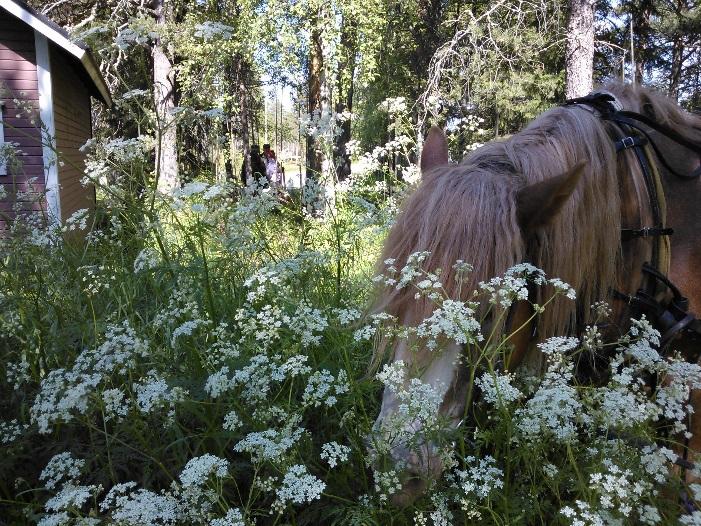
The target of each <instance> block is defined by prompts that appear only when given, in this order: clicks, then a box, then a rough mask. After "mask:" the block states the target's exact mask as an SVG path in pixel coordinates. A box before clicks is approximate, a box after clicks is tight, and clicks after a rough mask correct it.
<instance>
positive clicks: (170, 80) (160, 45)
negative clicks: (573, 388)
mask: <svg viewBox="0 0 701 526" xmlns="http://www.w3.org/2000/svg"><path fill="white" fill-rule="evenodd" d="M153 12H154V17H155V19H156V24H157V26H159V27H164V26H165V25H166V24H167V22H168V21H169V19H170V18H171V16H172V4H171V2H169V1H168V0H154V2H153ZM152 57H153V99H154V102H155V106H156V115H157V119H158V130H156V131H157V137H156V178H157V180H158V189H159V190H161V191H163V192H168V191H171V190H172V189H174V188H176V187H177V186H178V143H177V140H178V138H177V124H176V121H175V115H174V109H175V69H174V68H173V62H172V60H171V58H170V56H169V53H168V50H167V49H166V46H165V44H164V42H163V40H161V39H160V38H159V39H157V40H156V41H155V42H154V44H153V48H152Z"/></svg>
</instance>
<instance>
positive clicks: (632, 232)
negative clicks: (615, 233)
mask: <svg viewBox="0 0 701 526" xmlns="http://www.w3.org/2000/svg"><path fill="white" fill-rule="evenodd" d="M672 234H674V229H673V228H659V227H654V226H653V227H650V226H646V227H643V228H622V229H621V241H630V240H631V239H636V238H638V237H657V236H671V235H672Z"/></svg>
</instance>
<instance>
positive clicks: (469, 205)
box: [374, 84, 698, 339]
mask: <svg viewBox="0 0 701 526" xmlns="http://www.w3.org/2000/svg"><path fill="white" fill-rule="evenodd" d="M606 89H607V90H608V91H610V92H611V93H613V94H614V95H615V96H616V97H617V98H618V99H619V100H620V101H621V102H622V103H623V105H624V107H625V109H628V110H632V111H636V112H641V113H642V112H643V111H648V112H649V111H652V112H654V115H655V119H656V120H658V121H659V122H662V123H665V124H667V125H670V126H673V127H675V129H681V128H682V126H684V127H686V126H688V125H689V119H690V118H692V117H690V116H689V115H688V114H686V113H684V112H682V111H680V109H679V108H678V107H677V106H676V104H675V103H674V102H672V101H670V100H668V99H666V98H665V97H663V96H661V95H657V94H654V93H652V92H650V91H648V90H646V89H643V88H639V87H632V86H623V85H618V84H614V85H610V86H607V88H606ZM614 130H616V131H614ZM617 133H618V131H617V128H615V127H613V126H612V125H610V124H608V123H606V122H605V121H603V120H602V119H601V118H600V117H599V116H598V115H597V114H596V112H595V111H593V110H591V108H588V107H585V106H576V107H575V106H565V107H555V108H552V109H551V110H549V111H547V112H545V113H543V114H542V115H541V116H540V117H538V118H537V119H536V120H534V121H533V122H532V123H531V124H530V125H528V126H527V127H526V128H525V129H524V130H523V131H521V132H519V133H517V134H515V135H513V136H512V137H510V138H508V139H506V140H503V141H495V142H492V143H489V144H487V145H485V146H483V147H481V148H479V149H478V150H476V151H475V152H473V153H471V154H470V155H468V156H467V157H466V158H465V159H464V160H463V161H462V162H461V163H459V164H453V165H445V166H440V167H437V168H435V169H433V170H430V171H428V172H427V173H424V174H423V180H422V181H421V183H420V185H419V187H418V188H417V189H416V191H415V192H414V193H413V194H412V195H411V196H409V197H408V198H407V199H406V201H405V202H404V204H403V206H402V209H401V211H400V214H399V216H398V218H397V221H396V224H395V225H394V227H393V228H392V230H391V232H390V233H389V236H388V238H387V240H386V243H385V247H384V250H383V253H382V257H381V259H380V262H379V263H378V272H383V271H384V270H385V266H384V264H383V261H384V260H385V259H387V258H395V260H396V263H395V266H396V267H398V268H401V266H402V265H403V264H404V263H405V262H406V260H407V257H408V256H409V255H410V254H412V253H414V252H418V251H430V253H431V255H430V257H429V258H428V260H427V261H426V262H425V263H424V268H425V269H427V270H429V271H435V270H436V269H439V268H440V269H442V271H443V273H442V275H441V281H442V282H443V284H444V286H445V290H446V292H447V293H448V294H449V295H450V296H451V297H453V298H455V297H457V296H458V286H457V283H456V280H455V276H454V271H453V270H452V266H453V264H454V263H455V261H456V260H464V261H466V262H468V263H471V264H472V265H473V267H474V270H473V272H472V273H471V275H470V276H469V278H468V279H467V282H463V284H462V287H461V289H460V290H461V293H460V296H461V299H462V300H467V299H469V298H470V295H471V293H472V291H473V290H474V288H475V286H476V285H477V283H478V282H480V281H483V280H486V279H489V278H491V277H493V276H497V275H500V274H502V273H503V272H504V271H505V270H506V269H508V268H509V267H511V266H513V265H515V264H517V263H520V262H523V261H526V258H527V257H528V258H530V261H529V262H530V263H532V264H534V265H536V266H538V267H540V268H542V269H543V270H544V271H545V272H546V273H547V275H548V276H550V277H558V278H561V279H562V280H564V281H566V282H567V283H569V284H570V285H572V286H573V287H574V289H575V290H576V292H577V298H578V299H577V301H576V302H572V301H569V300H567V299H565V298H558V299H557V300H556V302H555V303H554V304H551V306H550V307H549V308H548V309H547V310H546V311H545V313H543V315H542V316H541V318H540V320H539V323H538V334H539V338H540V339H542V338H547V337H549V336H553V335H567V334H574V333H575V332H576V329H577V327H579V326H581V324H583V323H587V322H590V321H591V320H592V313H591V312H590V310H591V309H590V307H591V305H592V304H593V303H595V302H597V301H599V300H605V299H607V298H608V297H609V294H610V291H611V289H613V288H618V287H619V286H620V281H621V279H622V278H620V276H621V275H622V274H624V273H625V271H626V270H628V271H631V270H632V269H638V268H640V265H641V264H642V262H643V261H642V257H643V255H641V254H642V252H644V251H637V252H634V253H635V254H636V255H635V257H633V258H632V260H631V258H630V257H628V255H627V256H626V258H625V261H624V260H623V258H622V251H621V228H622V224H626V223H630V222H631V221H633V222H640V221H641V217H643V218H644V217H645V216H646V214H647V212H646V209H647V194H646V190H645V188H644V184H643V182H642V177H641V176H640V171H639V168H638V165H637V162H634V157H633V155H634V154H633V153H632V152H630V151H628V152H625V153H622V154H617V153H616V151H615V149H614V139H613V137H615V136H616V134H617ZM696 140H698V138H696ZM580 162H584V165H585V168H584V173H583V175H582V177H581V179H580V181H579V184H578V186H577V188H576V189H575V191H574V194H573V195H572V196H571V197H570V199H569V200H568V201H567V203H566V204H565V205H564V208H563V209H562V210H561V212H560V213H559V214H558V215H557V216H556V217H554V218H553V220H552V221H551V222H550V224H549V225H548V226H547V227H545V228H542V229H540V230H539V231H538V232H537V234H536V236H535V239H532V240H531V239H529V240H528V242H529V246H528V247H526V246H525V244H524V243H525V242H526V241H524V238H523V235H522V232H521V229H520V226H519V223H518V221H517V206H516V198H517V193H518V192H519V190H521V189H523V188H525V187H527V186H529V185H531V184H534V183H537V182H540V181H543V180H546V179H548V178H551V177H555V176H558V175H560V174H562V173H564V172H566V171H567V170H569V169H571V168H572V167H574V166H575V165H576V164H577V163H580ZM623 188H628V189H629V190H630V191H631V192H632V193H633V194H634V195H633V197H629V196H625V195H624V196H623V199H633V200H634V204H633V206H632V208H633V209H634V210H633V212H631V214H630V215H633V216H637V217H635V218H631V217H625V216H626V212H625V209H626V207H625V206H622V204H623V205H625V203H622V191H623V190H622V189H623ZM631 189H632V190H631ZM629 208H630V207H629ZM637 228H639V227H637ZM622 271H623V272H622ZM628 273H630V272H628ZM414 293H415V291H413V290H408V289H402V290H396V289H394V288H392V287H386V288H383V289H382V290H380V291H379V294H378V297H377V300H376V302H375V304H374V310H375V311H386V312H388V313H390V314H392V315H394V316H397V318H398V319H399V321H400V323H402V324H405V325H412V324H415V323H417V322H418V321H420V320H421V319H423V318H424V317H426V316H427V315H429V314H430V311H431V310H432V308H433V306H432V305H431V304H430V303H428V302H426V301H423V300H419V301H417V300H416V299H414ZM551 294H552V290H547V288H546V289H545V290H541V291H540V292H539V295H540V297H539V298H538V302H541V301H542V300H543V299H544V298H548V297H550V295H551Z"/></svg>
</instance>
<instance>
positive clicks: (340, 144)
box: [334, 20, 358, 181]
mask: <svg viewBox="0 0 701 526" xmlns="http://www.w3.org/2000/svg"><path fill="white" fill-rule="evenodd" d="M357 30H358V25H357V23H356V22H355V20H351V21H346V20H344V21H343V29H342V30H341V53H342V59H341V61H340V63H339V65H338V77H337V80H336V92H337V93H338V102H337V104H336V112H337V113H343V112H344V111H348V112H352V111H353V88H354V85H353V78H354V77H355V67H356V48H357V41H358V33H357ZM350 140H351V121H350V119H347V120H345V121H343V122H342V123H341V132H340V133H339V135H338V137H337V138H336V144H335V147H334V151H335V154H336V177H337V179H338V180H339V181H343V180H345V179H347V178H348V177H349V176H350V174H351V158H350V154H349V153H348V150H347V148H346V147H347V145H348V142H349V141H350Z"/></svg>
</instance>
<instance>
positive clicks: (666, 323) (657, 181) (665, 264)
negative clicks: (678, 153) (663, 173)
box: [565, 91, 701, 362]
mask: <svg viewBox="0 0 701 526" xmlns="http://www.w3.org/2000/svg"><path fill="white" fill-rule="evenodd" d="M565 105H566V106H574V107H577V106H581V105H585V106H589V107H591V108H593V109H594V110H595V111H596V112H597V113H598V115H599V116H600V118H601V119H602V120H604V121H608V122H611V123H612V124H615V125H616V126H617V127H618V130H619V131H620V133H621V135H622V138H620V139H618V140H616V141H615V148H616V152H622V151H625V150H628V149H631V150H632V151H633V152H634V154H635V158H636V160H637V161H638V165H639V167H640V171H641V172H642V175H643V180H644V183H645V187H646V189H647V194H648V196H649V207H650V213H651V216H652V225H650V226H646V227H642V228H639V229H623V230H622V231H621V242H622V243H626V242H628V241H630V240H633V239H637V238H654V240H655V241H656V242H654V243H653V244H652V258H651V260H650V261H649V262H646V263H644V264H643V266H642V269H641V272H642V274H643V276H644V278H645V279H644V280H643V282H644V285H643V287H641V288H640V289H638V290H637V291H636V292H635V293H634V294H626V293H623V292H620V291H617V290H613V291H612V297H613V298H614V299H615V300H619V301H624V302H627V303H628V306H629V307H630V310H631V314H632V315H633V316H640V315H642V314H644V315H645V316H646V318H647V319H648V320H649V321H650V322H651V323H652V324H653V326H654V327H655V328H656V329H657V330H658V331H659V332H660V334H661V338H660V350H661V351H662V352H664V351H666V350H667V349H668V347H669V344H670V343H671V342H672V341H673V340H675V339H677V338H679V337H684V338H691V339H693V340H694V341H696V340H698V341H699V342H700V343H701V321H700V320H698V319H697V318H696V316H695V315H694V314H693V313H691V312H689V301H688V299H687V298H685V297H684V296H683V295H682V293H681V291H680V290H679V288H678V287H676V286H675V285H674V284H673V283H672V282H671V281H670V280H669V278H668V277H667V275H666V274H667V272H668V269H669V264H670V259H671V253H670V250H669V239H668V238H669V236H671V235H672V234H673V233H674V229H673V228H669V227H668V226H667V225H666V224H665V218H664V213H663V210H664V208H665V203H666V201H665V195H664V189H663V187H662V181H661V177H660V173H659V170H658V169H657V166H656V164H655V158H656V159H657V160H658V161H659V162H660V163H661V164H662V166H664V167H665V169H666V170H667V171H668V172H669V173H671V174H672V175H674V176H676V177H678V178H680V179H687V180H688V179H696V178H698V177H699V176H701V166H699V167H698V168H696V169H695V170H694V171H693V172H692V173H690V174H682V173H679V172H677V171H676V170H675V169H673V168H672V167H671V166H670V165H669V163H668V162H667V160H666V158H665V156H664V154H663V152H662V151H661V150H660V148H659V147H658V145H657V144H656V143H655V141H654V140H653V138H652V137H651V136H650V132H649V131H648V129H652V130H655V131H656V132H658V133H660V134H662V135H664V136H666V137H667V138H669V139H671V140H672V141H674V142H676V143H677V144H680V145H681V146H684V147H685V148H687V149H689V150H691V151H692V152H694V153H696V154H697V155H699V157H701V145H700V144H697V143H694V142H692V141H689V140H688V139H687V138H686V137H684V136H682V135H681V134H679V133H678V132H677V131H676V130H674V129H672V128H670V127H669V126H667V125H665V124H662V123H659V122H657V121H655V120H654V119H651V118H650V117H648V116H646V115H643V114H640V113H636V112H632V111H626V110H623V106H622V105H621V103H620V102H619V101H618V100H617V99H616V97H615V96H614V95H613V94H611V93H609V92H606V91H599V92H594V93H592V94H590V95H587V96H586V97H580V98H576V99H570V100H568V101H566V102H565ZM646 127H647V128H646ZM653 151H654V153H655V157H653V156H652V152H653ZM687 347H691V346H687ZM693 348H694V350H693V351H691V352H687V355H685V356H684V358H685V359H686V360H688V361H690V362H696V361H698V359H699V355H701V345H698V346H696V345H694V346H693Z"/></svg>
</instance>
